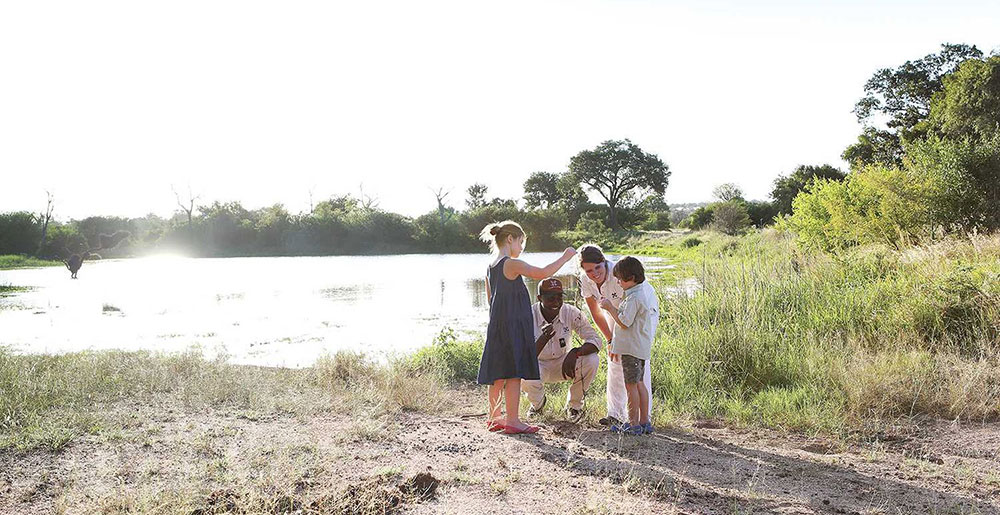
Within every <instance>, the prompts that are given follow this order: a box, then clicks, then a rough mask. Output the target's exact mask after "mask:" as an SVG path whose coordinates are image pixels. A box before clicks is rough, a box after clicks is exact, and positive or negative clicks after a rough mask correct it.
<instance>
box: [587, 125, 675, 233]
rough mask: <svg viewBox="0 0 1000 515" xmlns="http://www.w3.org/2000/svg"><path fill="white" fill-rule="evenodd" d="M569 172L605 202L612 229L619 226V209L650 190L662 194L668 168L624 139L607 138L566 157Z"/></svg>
mask: <svg viewBox="0 0 1000 515" xmlns="http://www.w3.org/2000/svg"><path fill="white" fill-rule="evenodd" d="M569 172H570V174H572V177H573V178H574V179H575V180H576V181H578V182H580V183H582V184H585V185H586V186H587V187H589V188H590V189H592V190H594V191H596V192H597V193H598V194H599V195H600V196H601V197H602V198H603V199H604V200H605V202H607V204H608V209H609V215H610V220H609V221H610V225H611V226H612V227H613V228H618V227H620V224H619V222H618V210H619V209H620V208H623V207H625V208H627V207H630V206H632V205H633V204H634V203H635V202H637V201H638V200H639V199H642V198H644V197H645V196H646V195H648V194H649V193H650V192H656V193H658V194H660V195H663V193H664V191H665V190H666V188H667V182H668V179H669V177H670V171H669V167H668V166H667V165H665V164H663V161H661V160H660V158H659V157H657V156H656V155H655V154H648V153H646V152H643V150H642V149H641V148H639V146H638V145H636V144H635V143H632V142H631V141H629V140H627V139H625V140H608V141H605V142H604V143H601V144H600V145H598V146H597V148H595V149H593V150H584V151H582V152H580V153H579V154H577V155H575V156H573V158H572V159H570V163H569Z"/></svg>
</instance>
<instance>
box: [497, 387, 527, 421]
mask: <svg viewBox="0 0 1000 515" xmlns="http://www.w3.org/2000/svg"><path fill="white" fill-rule="evenodd" d="M503 395H504V400H505V403H506V405H507V421H506V424H505V425H506V426H507V427H508V428H510V429H515V430H522V429H524V428H526V427H528V425H527V424H525V423H524V422H521V416H520V408H521V380H520V379H508V380H507V384H506V385H505V386H504V392H503Z"/></svg>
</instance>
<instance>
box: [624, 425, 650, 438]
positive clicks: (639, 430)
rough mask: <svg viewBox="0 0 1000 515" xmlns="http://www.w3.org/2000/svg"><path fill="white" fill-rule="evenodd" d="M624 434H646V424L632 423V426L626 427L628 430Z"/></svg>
mask: <svg viewBox="0 0 1000 515" xmlns="http://www.w3.org/2000/svg"><path fill="white" fill-rule="evenodd" d="M625 434H629V435H633V436H638V435H644V434H646V426H644V425H642V424H637V425H634V426H632V427H630V428H628V432H626V433H625Z"/></svg>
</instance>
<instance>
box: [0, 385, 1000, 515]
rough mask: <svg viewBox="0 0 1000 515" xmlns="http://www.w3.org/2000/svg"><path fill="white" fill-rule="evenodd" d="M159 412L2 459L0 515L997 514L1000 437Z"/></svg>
mask: <svg viewBox="0 0 1000 515" xmlns="http://www.w3.org/2000/svg"><path fill="white" fill-rule="evenodd" d="M154 412H155V413H156V415H153V416H150V415H149V414H147V413H142V412H140V411H137V412H136V415H135V417H134V420H135V423H134V424H131V425H128V426H126V427H123V428H122V429H121V430H120V431H114V432H111V433H110V434H96V435H91V436H87V437H84V438H81V439H78V440H76V441H75V442H74V443H72V444H70V445H69V446H67V447H65V448H63V449H61V450H59V451H32V452H29V453H26V454H24V453H16V452H13V451H4V452H3V453H2V454H0V513H50V512H57V513H94V512H103V513H120V512H165V513H190V514H199V515H200V514H207V513H226V512H272V513H288V512H291V513H321V512H328V513H390V512H403V513H719V514H722V513H725V514H729V513H844V514H853V513H866V514H867V513H892V514H896V513H1000V457H998V449H1000V424H977V425H963V426H959V425H954V424H946V423H935V424H929V425H924V426H923V427H921V428H917V429H910V430H908V431H906V432H905V433H906V434H905V436H901V435H899V434H897V435H885V438H884V439H882V440H879V441H875V442H866V443H863V444H845V443H842V442H833V441H827V440H822V439H810V438H806V437H804V436H799V435H794V434H792V435H789V434H786V433H782V432H778V431H764V430H752V431H751V430H737V429H732V428H726V427H723V426H722V425H721V424H718V423H713V422H711V421H703V422H700V423H695V424H693V425H691V426H689V427H673V428H665V429H662V430H660V431H659V432H658V433H657V434H655V435H653V436H646V437H635V436H631V437H629V436H626V437H622V436H618V435H613V434H610V433H609V432H607V431H603V430H601V429H600V428H597V427H590V426H578V425H574V424H570V423H568V422H561V421H559V420H557V419H550V421H549V422H548V423H543V429H542V431H541V432H540V433H539V434H537V435H518V436H505V435H502V434H494V433H489V432H487V431H486V430H485V428H484V421H483V419H482V417H480V416H476V413H475V407H474V406H472V405H471V404H470V403H464V404H463V405H462V406H460V407H459V408H455V409H451V410H449V412H448V413H445V414H439V415H429V414H419V413H407V412H402V413H398V414H395V415H392V416H385V417H382V418H380V419H364V418H356V417H346V416H322V417H301V416H300V417H296V416H293V415H285V416H273V417H270V418H264V419H260V418H254V417H246V416H245V415H243V414H239V413H227V412H220V411H209V412H205V413H187V412H183V411H178V410H162V411H161V410H155V411H154ZM418 474H419V475H420V477H419V478H418V481H417V483H414V482H413V478H414V477H416V476H417V475H418ZM414 485H419V487H415V486H414Z"/></svg>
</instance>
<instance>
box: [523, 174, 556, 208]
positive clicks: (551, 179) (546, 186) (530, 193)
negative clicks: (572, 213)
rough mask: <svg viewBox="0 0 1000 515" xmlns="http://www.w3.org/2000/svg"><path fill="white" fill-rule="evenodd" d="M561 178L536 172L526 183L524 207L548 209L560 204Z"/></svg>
mask: <svg viewBox="0 0 1000 515" xmlns="http://www.w3.org/2000/svg"><path fill="white" fill-rule="evenodd" d="M559 197H560V195H559V176H558V175H556V174H554V173H549V172H535V173H533V174H531V176H530V177H528V180H526V181H524V207H526V208H528V209H538V208H542V209H548V208H550V207H554V206H555V205H556V203H558V202H559Z"/></svg>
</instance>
